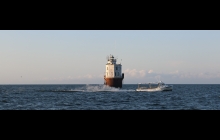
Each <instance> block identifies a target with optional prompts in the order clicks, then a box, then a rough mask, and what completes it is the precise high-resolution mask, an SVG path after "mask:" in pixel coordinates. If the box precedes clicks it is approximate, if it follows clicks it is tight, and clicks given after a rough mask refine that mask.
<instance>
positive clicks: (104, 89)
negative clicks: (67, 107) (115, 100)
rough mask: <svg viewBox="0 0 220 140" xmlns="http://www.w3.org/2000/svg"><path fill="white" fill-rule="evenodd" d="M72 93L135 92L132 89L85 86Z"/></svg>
mask: <svg viewBox="0 0 220 140" xmlns="http://www.w3.org/2000/svg"><path fill="white" fill-rule="evenodd" d="M73 91H82V92H131V91H135V90H132V89H129V90H127V89H120V88H114V87H109V86H106V85H97V86H94V85H86V87H83V90H82V88H80V89H73Z"/></svg>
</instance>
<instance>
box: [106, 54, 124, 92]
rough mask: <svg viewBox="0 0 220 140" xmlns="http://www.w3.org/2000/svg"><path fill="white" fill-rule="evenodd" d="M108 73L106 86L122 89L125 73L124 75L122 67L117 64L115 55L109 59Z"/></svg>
mask: <svg viewBox="0 0 220 140" xmlns="http://www.w3.org/2000/svg"><path fill="white" fill-rule="evenodd" d="M107 61H108V62H107V64H106V66H105V67H106V72H105V75H104V80H105V82H104V84H105V85H108V86H111V87H120V88H121V87H122V80H123V79H124V73H122V65H121V64H117V63H116V61H117V60H116V59H115V58H114V56H113V55H110V56H109V57H107Z"/></svg>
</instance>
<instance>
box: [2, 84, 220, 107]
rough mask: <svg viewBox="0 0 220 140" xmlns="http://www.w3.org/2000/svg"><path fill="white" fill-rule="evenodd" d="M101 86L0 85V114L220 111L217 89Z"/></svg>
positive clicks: (219, 94)
mask: <svg viewBox="0 0 220 140" xmlns="http://www.w3.org/2000/svg"><path fill="white" fill-rule="evenodd" d="M136 88H137V85H129V84H127V85H126V84H125V85H123V88H122V89H117V88H110V87H105V86H104V85H0V110H220V85H218V84H216V85H208V84H207V85H202V84H201V85H186V84H184V85H181V84H173V91H164V92H136V91H135V89H136Z"/></svg>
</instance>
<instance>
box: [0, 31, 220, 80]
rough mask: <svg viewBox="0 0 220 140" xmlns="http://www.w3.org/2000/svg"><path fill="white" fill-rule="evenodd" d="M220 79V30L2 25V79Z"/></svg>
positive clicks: (0, 35)
mask: <svg viewBox="0 0 220 140" xmlns="http://www.w3.org/2000/svg"><path fill="white" fill-rule="evenodd" d="M110 54H112V55H114V56H115V57H117V58H118V59H117V63H120V62H121V64H122V72H123V73H124V74H125V78H124V84H137V83H144V82H146V83H147V82H157V81H158V80H162V81H163V82H165V83H167V84H220V62H219V60H220V30H0V84H103V83H104V78H103V76H104V72H105V65H106V63H107V60H106V56H107V55H110Z"/></svg>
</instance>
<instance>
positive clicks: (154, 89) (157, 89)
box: [136, 86, 173, 92]
mask: <svg viewBox="0 0 220 140" xmlns="http://www.w3.org/2000/svg"><path fill="white" fill-rule="evenodd" d="M172 90H173V86H164V87H157V88H144V89H142V88H138V89H136V91H146V92H155V91H172Z"/></svg>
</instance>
